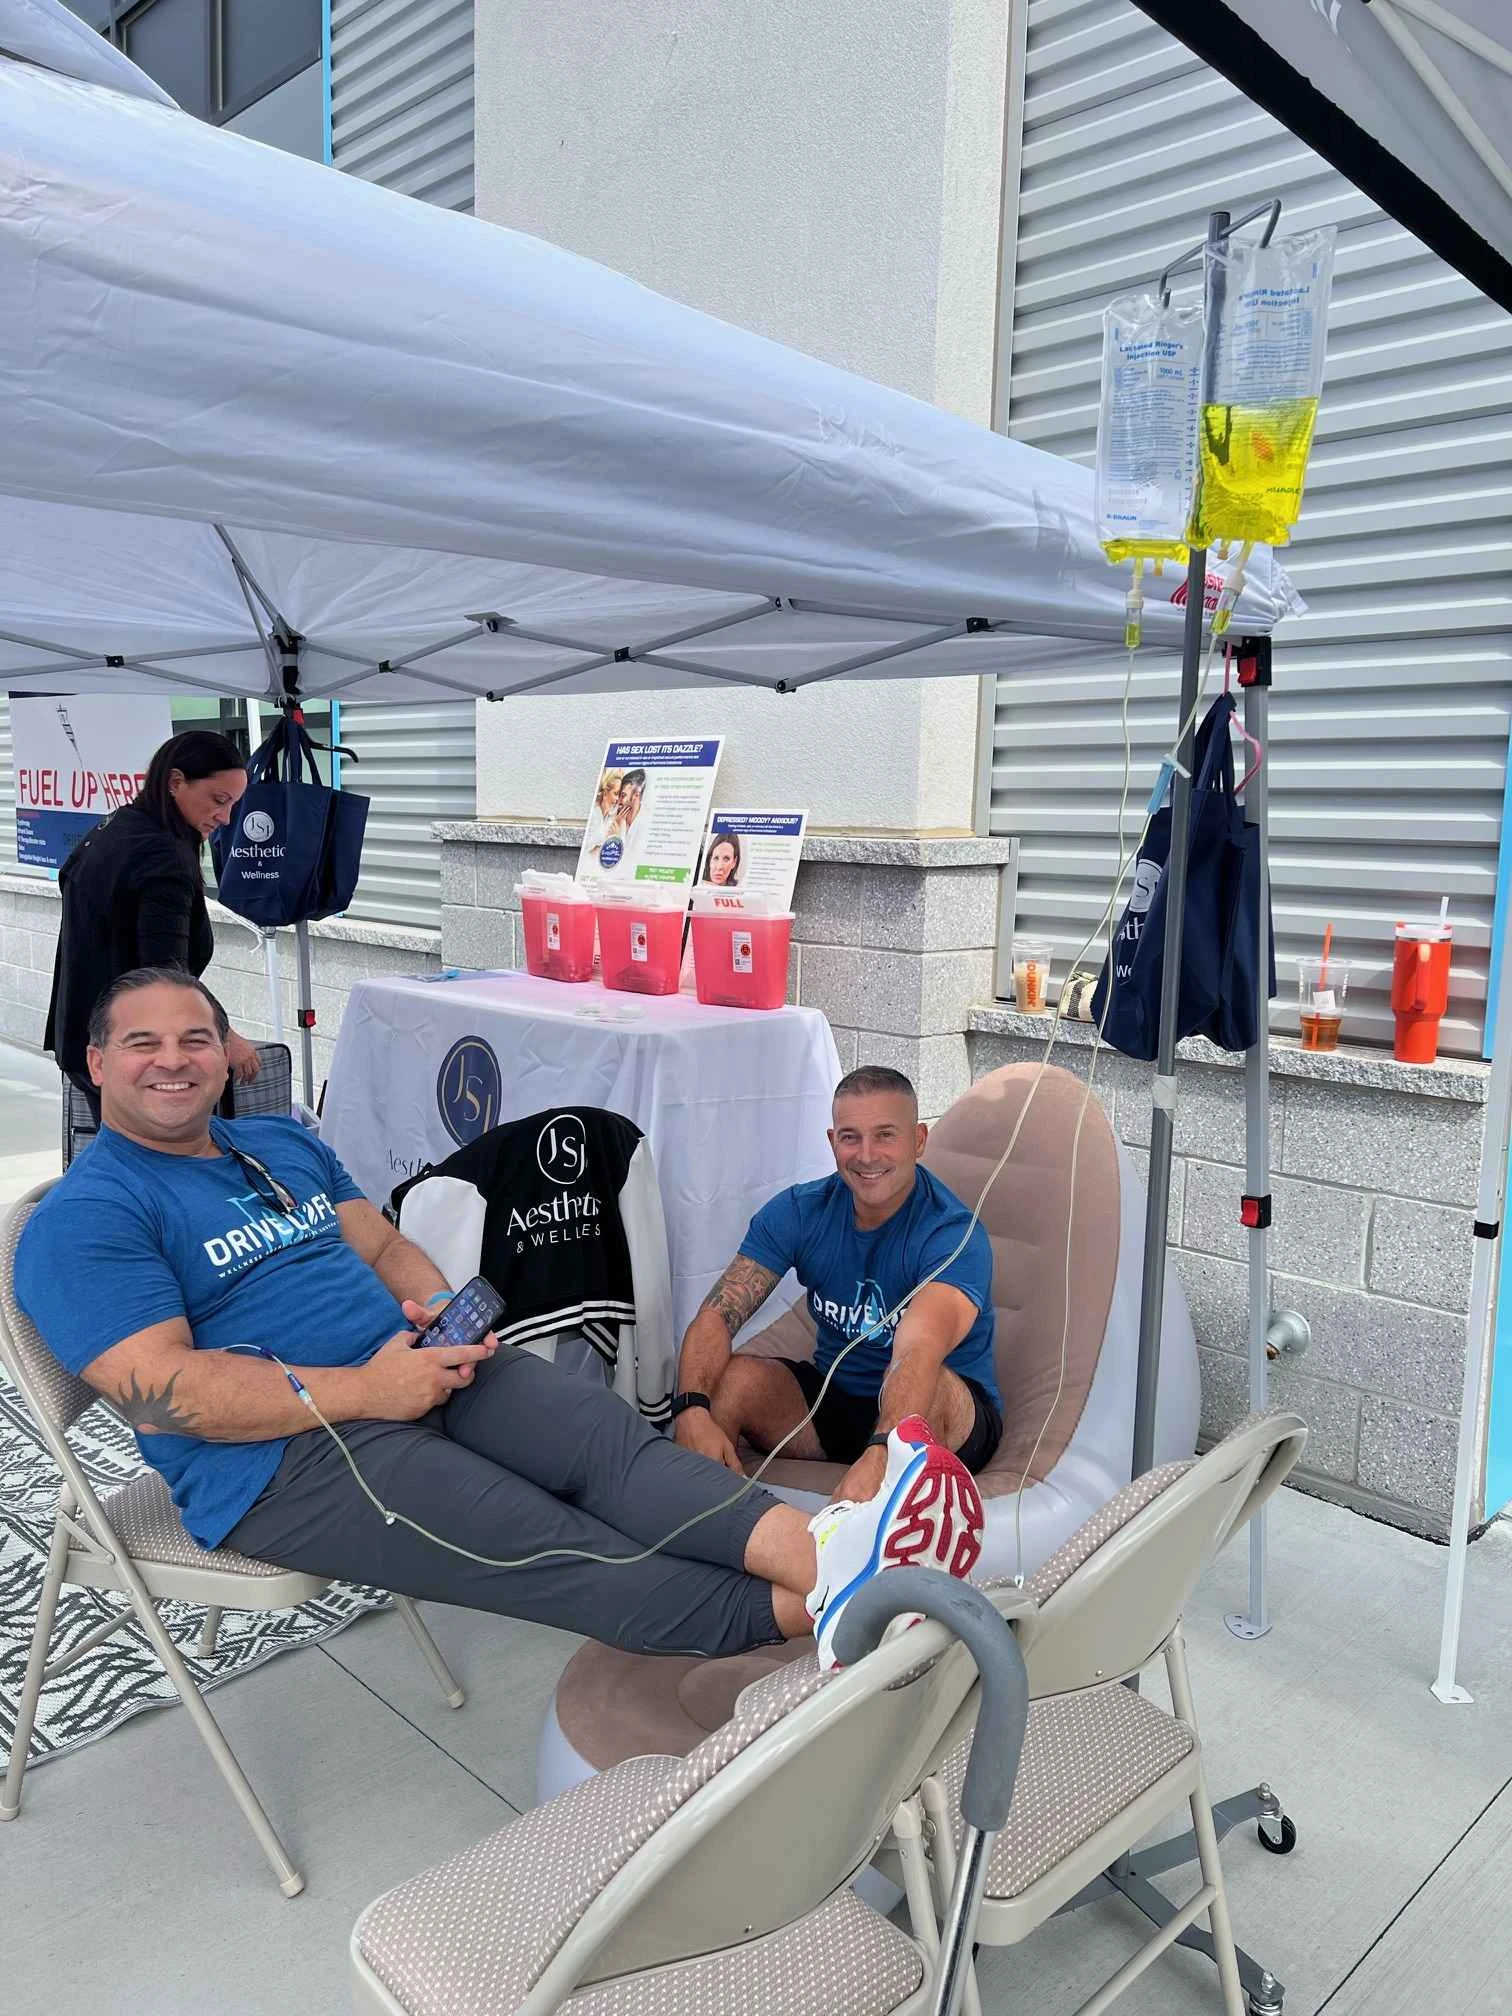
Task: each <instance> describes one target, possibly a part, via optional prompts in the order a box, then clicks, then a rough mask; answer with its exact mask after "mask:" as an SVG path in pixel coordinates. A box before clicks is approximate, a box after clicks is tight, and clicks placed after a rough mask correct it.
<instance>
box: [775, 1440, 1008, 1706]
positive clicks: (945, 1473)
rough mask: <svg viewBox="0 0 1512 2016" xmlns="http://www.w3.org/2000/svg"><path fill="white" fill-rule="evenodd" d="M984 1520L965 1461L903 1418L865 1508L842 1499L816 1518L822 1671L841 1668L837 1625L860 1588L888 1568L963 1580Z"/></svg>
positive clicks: (814, 1604) (815, 1602) (811, 1605)
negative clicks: (935, 1571)
mask: <svg viewBox="0 0 1512 2016" xmlns="http://www.w3.org/2000/svg"><path fill="white" fill-rule="evenodd" d="M985 1523H986V1515H985V1513H984V1512H983V1510H982V1497H981V1493H980V1492H979V1491H978V1490H977V1487H976V1479H975V1478H974V1477H973V1476H972V1474H971V1472H970V1471H969V1470H968V1469H967V1468H966V1465H965V1464H964V1463H963V1462H962V1461H961V1459H960V1457H959V1456H955V1455H953V1454H952V1453H951V1451H950V1450H948V1449H947V1448H945V1446H944V1445H943V1443H940V1442H937V1441H936V1440H935V1438H934V1436H933V1434H932V1433H931V1432H930V1429H929V1426H928V1423H927V1422H924V1421H922V1420H920V1418H919V1417H918V1416H917V1415H916V1414H911V1415H910V1416H909V1417H908V1419H907V1420H906V1421H900V1422H899V1423H898V1425H897V1427H896V1428H894V1429H893V1431H892V1433H891V1434H890V1435H889V1436H888V1438H887V1469H886V1471H885V1473H884V1475H883V1478H882V1486H881V1489H880V1490H879V1491H878V1492H877V1495H876V1496H875V1498H869V1499H867V1500H866V1501H865V1503H863V1504H860V1505H854V1504H851V1503H850V1502H849V1501H848V1500H847V1499H843V1498H842V1499H839V1500H837V1501H836V1502H835V1503H834V1504H833V1505H826V1506H825V1507H824V1509H823V1511H822V1512H817V1513H816V1514H815V1515H814V1517H813V1518H812V1519H811V1520H810V1521H809V1531H810V1533H812V1534H813V1536H814V1547H815V1551H816V1553H817V1555H818V1576H817V1579H816V1580H815V1583H814V1587H813V1589H812V1590H811V1591H810V1593H809V1595H808V1597H807V1598H806V1607H807V1610H808V1614H809V1615H810V1617H812V1618H813V1619H814V1636H815V1639H816V1640H817V1641H818V1646H819V1669H820V1671H821V1672H823V1673H828V1672H830V1671H831V1670H832V1669H833V1668H834V1667H835V1666H836V1665H838V1664H839V1661H838V1660H837V1659H836V1658H835V1652H834V1635H835V1626H836V1624H837V1623H838V1622H839V1619H840V1613H841V1612H842V1611H843V1610H844V1608H845V1606H846V1604H847V1603H848V1602H849V1601H850V1599H851V1597H852V1596H854V1595H855V1593H856V1591H857V1590H858V1589H860V1588H862V1587H864V1585H865V1584H866V1583H868V1582H869V1581H870V1580H871V1579H872V1577H873V1576H874V1575H878V1574H880V1573H881V1572H882V1571H883V1569H885V1568H906V1567H916V1566H917V1567H925V1568H940V1569H943V1570H944V1571H945V1573H946V1574H947V1575H954V1576H956V1577H958V1578H959V1579H960V1580H962V1581H964V1580H965V1578H966V1577H967V1576H968V1575H969V1574H970V1573H971V1571H972V1569H973V1568H974V1567H975V1566H976V1562H977V1557H978V1555H980V1553H981V1551H982V1529H983V1527H984V1525H985ZM910 1621H916V1619H914V1620H910Z"/></svg>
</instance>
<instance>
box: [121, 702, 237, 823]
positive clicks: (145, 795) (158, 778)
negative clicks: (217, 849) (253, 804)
mask: <svg viewBox="0 0 1512 2016" xmlns="http://www.w3.org/2000/svg"><path fill="white" fill-rule="evenodd" d="M246 767H247V759H246V758H245V757H244V756H243V755H242V753H241V751H240V750H239V749H238V748H237V746H236V744H235V743H234V742H232V741H229V740H228V739H227V737H226V736H224V735H218V734H217V733H216V732H215V730H214V729H213V728H186V729H185V730H184V732H183V733H182V734H181V735H170V736H169V738H168V740H167V741H166V742H165V743H164V744H163V746H162V748H161V749H156V750H154V751H153V756H152V761H151V762H150V763H149V764H148V765H147V775H146V777H145V778H144V779H143V780H142V788H141V790H140V791H138V793H137V795H136V797H135V798H134V799H133V800H132V803H133V804H134V805H139V806H140V807H141V808H142V810H143V811H144V812H147V813H150V814H151V816H152V817H153V818H154V819H156V821H157V822H158V824H159V826H161V827H163V829H164V830H165V831H166V832H168V833H171V834H172V835H173V837H174V839H175V840H181V841H182V842H183V844H184V845H185V846H186V847H192V848H193V849H194V851H195V852H196V853H198V852H199V847H200V836H199V835H198V833H196V832H195V830H194V828H193V827H192V826H191V825H190V824H189V822H188V820H187V819H184V818H182V817H180V814H179V809H178V807H177V805H175V804H174V802H173V793H172V792H171V791H170V790H169V789H168V779H169V778H170V777H171V776H172V774H173V772H174V771H175V770H178V771H181V772H182V774H183V776H184V777H185V779H186V780H187V781H188V782H189V783H191V784H197V783H198V782H199V781H200V779H201V778H202V777H215V776H218V775H219V774H220V772H221V771H222V770H245V769H246Z"/></svg>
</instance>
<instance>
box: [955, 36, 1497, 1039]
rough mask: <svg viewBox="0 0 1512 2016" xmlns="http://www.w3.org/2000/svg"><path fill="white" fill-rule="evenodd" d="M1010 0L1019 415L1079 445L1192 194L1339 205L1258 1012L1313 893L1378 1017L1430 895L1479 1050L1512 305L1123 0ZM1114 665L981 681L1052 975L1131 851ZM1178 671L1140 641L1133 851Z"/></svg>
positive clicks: (1030, 430)
mask: <svg viewBox="0 0 1512 2016" xmlns="http://www.w3.org/2000/svg"><path fill="white" fill-rule="evenodd" d="M1026 15H1027V30H1026V34H1023V35H1022V39H1023V40H1026V41H1027V50H1026V51H1023V57H1022V71H1021V75H1022V101H1023V115H1022V127H1021V136H1022V137H1021V145H1019V146H1018V147H1017V148H1016V150H1015V152H1016V164H1015V163H1014V162H1011V163H1010V174H1009V187H1008V191H1007V208H1006V215H1007V219H1008V221H1009V226H1010V227H1011V224H1012V220H1013V216H1014V204H1015V200H1016V202H1017V231H1016V235H1015V234H1014V233H1013V232H1012V231H1011V228H1010V229H1009V231H1008V234H1007V235H1008V237H1009V257H1008V258H1007V259H1006V261H1005V285H1006V287H1007V289H1008V290H1009V291H1008V292H1007V294H1006V295H1005V301H1004V312H1003V338H1002V340H1003V346H1004V355H1003V356H1002V358H1001V360H1000V369H999V384H1000V387H1001V388H1002V410H1001V412H1000V414H999V418H998V424H999V425H1000V426H1002V427H1004V428H1005V429H1006V431H1007V432H1008V433H1010V434H1012V435H1014V436H1015V437H1017V438H1018V439H1020V440H1024V441H1029V442H1033V443H1034V444H1035V446H1037V447H1041V448H1047V449H1050V450H1052V451H1054V452H1055V453H1057V454H1062V455H1068V456H1071V457H1072V458H1073V459H1075V460H1077V461H1080V462H1083V463H1088V464H1090V462H1091V461H1092V459H1093V455H1094V452H1095V442H1096V427H1097V399H1098V373H1099V363H1100V345H1101V321H1100V317H1101V311H1102V308H1103V306H1104V304H1105V302H1106V301H1107V300H1109V299H1110V298H1111V297H1112V296H1113V295H1115V294H1117V293H1119V292H1121V291H1123V290H1125V289H1127V288H1130V287H1133V286H1137V285H1140V284H1143V283H1145V282H1146V281H1147V280H1148V279H1149V278H1150V276H1152V275H1153V274H1155V273H1156V272H1158V271H1159V269H1160V268H1161V266H1162V265H1163V264H1164V263H1165V261H1166V260H1167V259H1168V258H1169V257H1170V256H1171V255H1172V254H1173V253H1174V252H1176V251H1179V250H1181V249H1183V248H1184V247H1185V246H1187V245H1189V244H1193V243H1195V242H1197V241H1198V240H1199V239H1201V238H1202V236H1203V235H1204V231H1205V228H1206V217H1207V213H1208V211H1209V210H1210V209H1212V208H1215V207H1219V206H1222V207H1225V208H1228V209H1230V210H1232V211H1234V212H1235V213H1236V214H1237V213H1238V212H1240V211H1241V210H1244V209H1248V208H1250V207H1252V206H1253V205H1254V204H1256V203H1259V202H1262V201H1264V200H1265V199H1266V198H1267V197H1269V196H1272V195H1277V196H1280V197H1281V198H1282V199H1283V202H1284V204H1285V211H1284V215H1283V220H1282V229H1283V231H1286V230H1297V229H1302V228H1306V227H1309V226H1313V225H1319V224H1333V225H1335V226H1337V228H1338V233H1339V240H1338V262H1337V269H1336V275H1335V282H1334V297H1333V310H1332V314H1331V317H1330V335H1329V359H1328V371H1327V377H1326V380H1325V386H1324V397H1323V402H1322V407H1321V410H1320V415H1319V421H1318V433H1317V443H1316V447H1315V449H1314V453H1313V461H1312V469H1311V473H1310V475H1309V478H1308V485H1307V494H1306V502H1305V506H1304V512H1303V518H1302V523H1301V525H1300V527H1299V529H1298V531H1297V534H1296V535H1295V538H1294V541H1293V544H1292V546H1291V547H1290V549H1288V552H1287V554H1286V565H1287V567H1288V568H1289V570H1290V571H1291V573H1292V575H1293V577H1294V578H1295V580H1296V582H1297V585H1298V587H1299V588H1300V589H1301V591H1302V593H1303V594H1304V595H1305V596H1306V598H1307V601H1308V604H1309V612H1308V614H1307V615H1306V616H1304V617H1300V618H1295V619H1293V620H1292V621H1291V622H1289V623H1288V624H1287V625H1286V626H1285V628H1284V632H1283V634H1282V639H1281V641H1279V642H1278V645H1277V649H1276V685H1275V691H1274V693H1273V696H1272V701H1271V748H1270V757H1271V829H1272V839H1271V867H1272V879H1273V891H1274V903H1275V916H1276V932H1277V950H1278V955H1279V965H1280V969H1281V971H1280V980H1281V990H1282V991H1281V997H1280V1001H1279V1003H1278V1012H1277V1016H1276V1022H1277V1026H1278V1027H1281V1028H1290V1029H1294V1028H1295V1026H1296V1003H1295V992H1296V980H1295V960H1296V958H1297V956H1298V955H1299V954H1301V953H1302V952H1304V951H1310V950H1312V949H1313V948H1314V947H1315V946H1316V945H1317V944H1318V943H1319V941H1320V939H1321V936H1322V931H1323V926H1324V923H1325V921H1327V920H1329V919H1331V920H1332V921H1333V924H1334V932H1335V944H1336V946H1337V948H1338V950H1339V951H1340V952H1341V953H1342V954H1344V955H1345V956H1346V957H1348V958H1350V959H1351V960H1353V961H1354V962H1355V965H1354V971H1353V978H1352V980H1351V985H1350V996H1349V1011H1350V1012H1349V1015H1348V1019H1347V1024H1346V1033H1347V1034H1348V1035H1350V1036H1354V1037H1370V1038H1380V1039H1382V1040H1385V1039H1386V1038H1388V1037H1389V1034H1390V1016H1389V1012H1388V1006H1387V998H1386V988H1385V981H1386V978H1387V976H1388V974H1389V966H1390V957H1391V950H1390V946H1391V935H1392V927H1393V924H1394V921H1395V919H1396V918H1398V917H1400V916H1401V915H1403V914H1404V912H1406V911H1415V912H1421V911H1422V910H1424V909H1426V908H1428V907H1429V906H1430V905H1431V906H1433V907H1435V908H1436V905H1437V899H1438V898H1439V897H1440V896H1443V895H1447V896H1448V897H1449V898H1450V899H1451V904H1452V910H1453V915H1454V916H1455V919H1456V931H1455V938H1456V952H1455V967H1454V979H1453V994H1452V999H1451V1004H1450V1008H1451V1012H1450V1018H1449V1020H1448V1021H1447V1022H1446V1024H1445V1029H1444V1043H1445V1048H1447V1049H1451V1050H1454V1051H1458V1052H1469V1053H1473V1054H1478V1053H1479V1050H1480V1043H1481V1029H1482V1023H1483V1019H1484V1005H1485V992H1486V968H1487V955H1488V949H1489V944H1490V931H1491V918H1492V909H1493V904H1494V897H1495V887H1496V866H1497V844H1498V839H1499V835H1500V828H1501V806H1502V790H1503V783H1504V778H1505V772H1506V761H1507V732H1508V719H1509V710H1512V319H1509V318H1508V316H1507V315H1505V314H1504V313H1502V312H1501V311H1500V310H1498V309H1496V308H1494V307H1493V306H1491V304H1490V303H1488V302H1487V301H1486V300H1485V299H1484V298H1483V297H1482V296H1481V295H1479V294H1478V293H1477V292H1476V290H1475V289H1474V288H1473V287H1471V285H1470V284H1469V282H1468V281H1465V280H1462V279H1461V278H1460V277H1459V276H1458V275H1457V274H1455V273H1454V272H1453V271H1451V270H1450V269H1449V268H1448V267H1447V266H1445V265H1444V264H1443V262H1442V261H1441V260H1439V259H1437V258H1435V257H1434V256H1433V255H1432V254H1431V253H1430V252H1428V251H1426V250H1425V249H1424V247H1423V246H1422V245H1420V244H1419V243H1418V242H1417V241H1416V240H1415V239H1414V238H1412V237H1411V236H1410V235H1409V234H1408V233H1407V232H1406V231H1405V230H1403V229H1402V227H1401V226H1400V225H1398V224H1396V223H1394V222H1393V221H1392V220H1391V219H1389V218H1387V217H1385V216H1384V215H1383V213H1382V212H1381V211H1380V210H1379V209H1378V208H1377V207H1376V206H1375V205H1373V204H1372V203H1371V202H1370V201H1369V199H1368V198H1366V197H1365V196H1363V195H1361V194H1360V192H1359V191H1358V190H1356V189H1355V188H1354V187H1353V186H1352V185H1351V184H1350V183H1348V182H1346V181H1345V180H1344V178H1343V177H1342V176H1340V175H1339V174H1338V173H1337V171H1336V170H1334V169H1333V168H1331V167H1329V166H1328V164H1327V163H1326V162H1324V161H1322V160H1321V159H1320V158H1319V157H1318V156H1317V155H1315V154H1313V153H1312V152H1311V151H1310V150H1309V149H1308V148H1306V147H1305V146H1303V145H1302V143H1301V142H1300V141H1299V140H1297V139H1296V138H1294V137H1293V136H1292V135H1291V134H1289V133H1288V132H1287V131H1286V130H1285V129H1284V128H1283V127H1281V126H1279V125H1278V124H1277V123H1276V121H1275V120H1273V119H1271V118H1270V117H1269V116H1268V115H1267V114H1265V113H1264V112H1261V111H1260V110H1258V109H1257V108H1256V107H1255V106H1253V105H1251V104H1250V103H1249V101H1248V100H1247V99H1245V98H1244V97H1243V96H1242V95H1241V94H1240V93H1239V92H1238V91H1236V90H1235V89H1234V87H1233V86H1232V85H1230V84H1229V83H1228V82H1227V81H1226V80H1224V79H1223V78H1221V77H1219V76H1218V75H1217V74H1216V73H1215V72H1213V71H1212V70H1210V69H1209V68H1208V67H1207V66H1206V65H1205V64H1203V63H1202V62H1200V61H1199V60H1198V59H1197V58H1196V57H1194V56H1192V55H1191V54H1190V53H1189V52H1188V51H1187V50H1186V49H1184V48H1183V47H1182V46H1181V45H1180V44H1179V43H1177V42H1175V41H1173V40H1172V39H1171V38H1170V37H1169V36H1168V35H1166V34H1165V33H1164V32H1163V31H1162V30H1160V29H1158V28H1156V27H1154V26H1153V25H1152V24H1151V23H1150V22H1149V21H1148V20H1146V18H1145V17H1144V16H1143V15H1142V14H1140V13H1138V12H1137V11H1136V10H1135V9H1134V8H1133V7H1132V6H1129V5H1127V4H1125V0H1027V10H1026ZM1017 97H1018V93H1017V92H1016V93H1015V103H1016V102H1017ZM1015 125H1017V121H1015ZM1013 138H1014V136H1012V135H1011V136H1010V146H1012V145H1013ZM1015 165H1016V169H1017V173H1016V175H1015V172H1014V168H1015ZM1123 684H1124V674H1123V671H1122V670H1121V669H1115V670H1111V671H1110V670H1108V669H1107V668H1104V669H1103V670H1101V671H1098V672H1093V671H1090V670H1084V671H1081V672H1078V671H1077V670H1076V669H1075V668H1074V666H1073V667H1072V669H1071V670H1069V671H1060V672H1058V673H1057V674H1056V676H1055V677H1054V678H1050V677H1048V676H1047V677H1046V678H1044V679H1035V678H1033V677H1032V676H1031V677H1024V676H1017V675H1016V676H1015V677H1013V678H1012V679H1011V680H1010V679H1003V680H1000V681H999V683H998V692H997V706H996V720H995V726H994V748H993V761H992V829H993V831H994V832H1000V833H1008V834H1015V835H1017V836H1018V838H1019V839H1020V842H1021V853H1020V863H1019V882H1018V919H1019V925H1020V928H1022V929H1025V930H1032V931H1033V932H1034V933H1035V935H1036V936H1044V937H1048V938H1049V939H1050V940H1052V941H1053V943H1054V945H1055V948H1056V954H1057V971H1058V972H1061V971H1064V970H1065V962H1066V961H1067V960H1069V959H1070V958H1071V957H1072V956H1073V955H1074V954H1075V953H1076V951H1077V949H1078V947H1079V946H1080V945H1081V943H1082V941H1083V940H1084V939H1085V938H1086V936H1087V934H1088V933H1089V932H1092V931H1094V930H1095V929H1096V927H1097V926H1098V923H1099V920H1100V918H1101V915H1102V911H1103V907H1104V905H1105V903H1106V901H1107V897H1108V888H1109V884H1110V882H1111V879H1112V872H1113V869H1114V866H1115V864H1116V861H1117V845H1116V840H1115V834H1116V828H1117V811H1118V797H1119V787H1120V783H1121V780H1122V774H1123V760H1122V738H1121V731H1120V725H1119V703H1120V698H1121V695H1122V691H1123ZM1176 693H1177V669H1176V665H1175V662H1174V659H1173V658H1171V657H1170V656H1169V655H1165V654H1157V653H1154V652H1150V653H1144V654H1141V656H1140V659H1139V661H1138V665H1137V668H1136V672H1135V676H1134V681H1133V686H1132V692H1131V705H1130V727H1131V735H1132V741H1133V745H1134V752H1135V769H1134V787H1133V790H1132V792H1131V794H1130V811H1129V814H1128V817H1127V819H1126V822H1125V829H1124V830H1125V833H1126V836H1127V840H1128V844H1130V845H1131V846H1132V844H1133V841H1134V839H1135V838H1136V836H1137V834H1138V831H1139V827H1140V825H1141V824H1142V821H1143V816H1144V805H1145V801H1146V798H1147V797H1148V793H1149V789H1150V785H1151V782H1152V780H1153V777H1154V774H1155V767H1156V764H1157V762H1158V760H1159V757H1160V756H1161V755H1162V754H1163V753H1164V750H1165V748H1166V746H1167V745H1168V744H1169V741H1170V739H1171V737H1172V734H1173V733H1174V725H1175V710H1176ZM1102 949H1103V941H1102V940H1101V938H1099V940H1098V942H1097V944H1096V946H1095V948H1094V952H1093V953H1092V954H1091V955H1089V956H1088V959H1087V961H1086V962H1085V963H1089V964H1090V963H1092V961H1093V960H1094V959H1097V958H1100V957H1101V954H1102Z"/></svg>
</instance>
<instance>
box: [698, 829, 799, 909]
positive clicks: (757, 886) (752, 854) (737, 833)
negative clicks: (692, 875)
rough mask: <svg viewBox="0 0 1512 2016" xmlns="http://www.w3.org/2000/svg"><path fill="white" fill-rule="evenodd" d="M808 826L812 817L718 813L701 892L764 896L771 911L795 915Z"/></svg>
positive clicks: (700, 877)
mask: <svg viewBox="0 0 1512 2016" xmlns="http://www.w3.org/2000/svg"><path fill="white" fill-rule="evenodd" d="M807 825H808V814H807V812H793V811H786V812H758V811H750V810H742V809H729V810H725V811H715V812H713V813H712V814H711V815H710V818H709V838H708V844H707V845H706V846H705V848H704V856H703V863H702V866H701V867H700V869H699V872H698V884H699V887H700V889H704V888H713V889H723V890H727V891H728V892H729V894H730V895H732V896H756V897H761V898H763V899H764V907H765V908H766V909H767V910H791V909H792V907H793V885H794V884H795V883H796V881H797V879H798V863H799V860H800V859H801V858H802V854H803V835H804V830H805V828H806V827H807Z"/></svg>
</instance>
